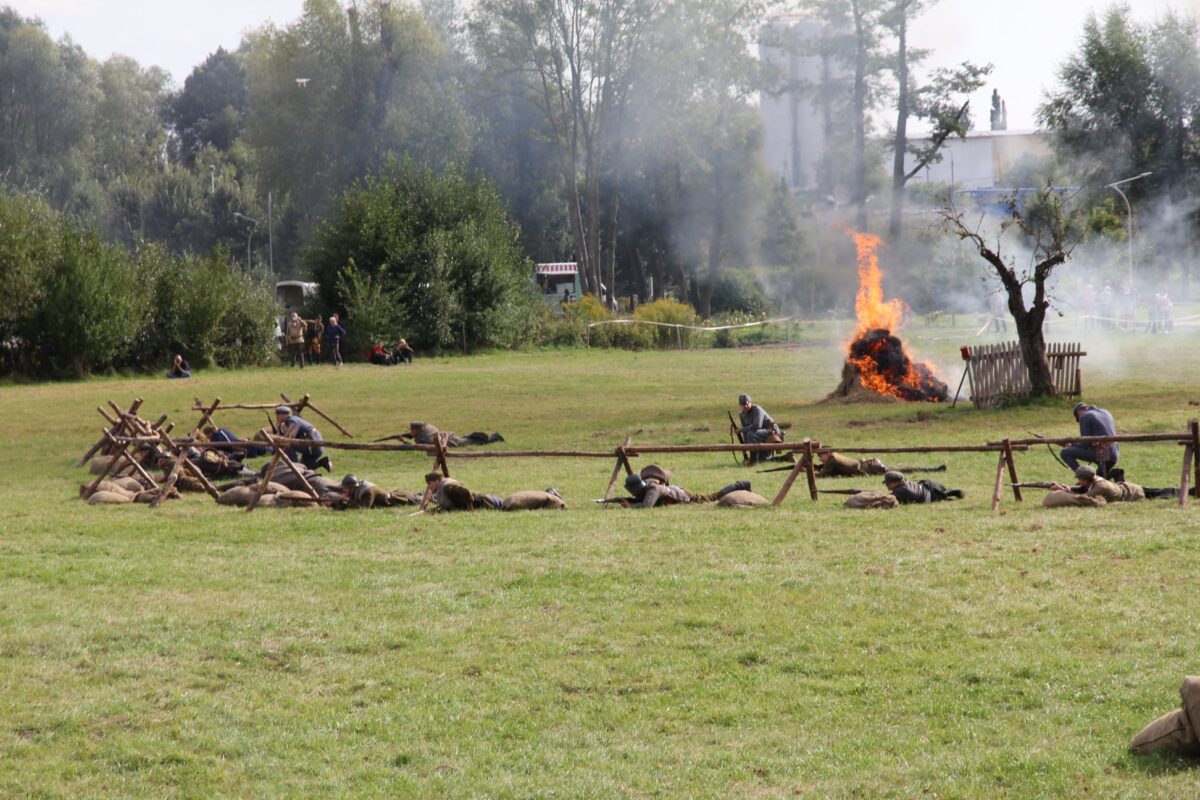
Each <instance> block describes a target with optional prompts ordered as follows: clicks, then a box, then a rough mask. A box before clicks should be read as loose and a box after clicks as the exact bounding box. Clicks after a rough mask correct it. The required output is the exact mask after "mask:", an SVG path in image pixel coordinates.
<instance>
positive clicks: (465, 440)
mask: <svg viewBox="0 0 1200 800" xmlns="http://www.w3.org/2000/svg"><path fill="white" fill-rule="evenodd" d="M439 433H441V431H439V430H438V429H437V428H435V427H434V426H433V425H430V424H429V423H427V422H410V423H408V435H409V437H411V438H412V440H413V442H414V443H416V444H434V443H436V442H437V437H438V434H439ZM447 436H448V439H447V441H446V444H447V445H449V446H450V447H463V446H465V445H469V444H492V443H493V442H503V441H504V437H503V436H501V435H500V434H498V433H493V434H490V435H489V434H486V433H484V432H483V431H476V432H475V433H469V434H467V435H466V436H459V435H458V434H456V433H449V434H447Z"/></svg>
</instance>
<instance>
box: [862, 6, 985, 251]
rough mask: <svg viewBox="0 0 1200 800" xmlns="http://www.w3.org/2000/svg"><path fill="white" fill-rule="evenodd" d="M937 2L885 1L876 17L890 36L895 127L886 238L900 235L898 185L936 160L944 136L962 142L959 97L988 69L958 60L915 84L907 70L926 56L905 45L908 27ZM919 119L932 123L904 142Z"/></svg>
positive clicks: (965, 114)
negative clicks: (925, 132)
mask: <svg viewBox="0 0 1200 800" xmlns="http://www.w3.org/2000/svg"><path fill="white" fill-rule="evenodd" d="M936 2H937V0H891V7H890V8H889V9H887V11H886V12H885V13H884V15H883V16H882V18H881V19H882V21H883V24H884V25H886V26H887V28H888V29H889V30H890V31H891V33H892V34H893V35H894V36H895V37H896V59H895V65H894V67H893V70H894V72H895V75H896V128H895V130H894V131H893V134H892V211H891V218H890V222H889V225H888V232H889V233H890V234H891V236H892V237H893V238H894V239H895V238H899V237H900V235H901V225H900V221H901V214H902V212H903V209H904V187H905V185H906V184H907V183H908V182H909V180H911V179H912V178H913V177H914V176H916V175H918V174H920V172H921V170H923V169H925V167H926V166H928V165H929V164H933V163H937V162H939V161H941V160H942V155H941V150H942V147H943V145H945V143H946V140H947V139H949V138H950V136H958V137H959V138H962V137H964V136H966V134H967V131H969V130H970V129H971V113H970V108H971V101H970V100H962V99H961V98H962V97H963V96H966V95H969V94H970V93H971V92H973V91H975V90H976V89H978V88H979V87H980V86H982V85H983V78H984V76H985V75H987V74H988V73H990V72H991V71H992V67H991V65H990V64H988V65H986V66H976V65H974V64H971V63H970V62H963V63H962V64H961V65H960V66H959V67H958V68H956V69H952V70H951V69H938V70H935V71H934V74H933V76H932V78H931V80H930V81H929V82H928V83H926V84H923V85H917V84H916V83H915V81H914V79H913V74H912V70H913V68H914V67H916V66H918V65H919V64H920V63H921V62H922V61H923V60H924V59H925V58H926V57H927V56H928V55H929V53H928V51H925V50H915V49H913V48H910V47H909V44H908V26H909V23H910V22H911V21H912V20H914V19H916V18H917V17H919V16H920V15H921V13H922V12H923V11H925V9H927V8H928V7H929V6H931V5H932V4H933V3H936ZM910 117H911V118H914V119H918V120H925V121H927V122H929V123H930V124H931V125H932V130H931V131H930V134H929V138H928V140H926V141H925V142H924V143H921V144H918V143H915V142H910V141H909V139H908V120H909V118H910ZM905 155H912V156H913V161H914V163H913V167H912V169H909V170H906V169H905V168H904V157H905Z"/></svg>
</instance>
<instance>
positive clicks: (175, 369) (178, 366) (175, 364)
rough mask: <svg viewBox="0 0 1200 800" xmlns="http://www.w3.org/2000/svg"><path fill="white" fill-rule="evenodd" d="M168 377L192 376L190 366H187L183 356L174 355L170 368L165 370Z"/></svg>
mask: <svg viewBox="0 0 1200 800" xmlns="http://www.w3.org/2000/svg"><path fill="white" fill-rule="evenodd" d="M167 377H168V378H190V377H192V368H191V367H190V366H188V362H187V361H186V360H184V358H183V356H181V355H177V356H175V360H174V361H172V362H171V369H170V370H168V371H167Z"/></svg>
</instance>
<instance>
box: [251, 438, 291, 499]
mask: <svg viewBox="0 0 1200 800" xmlns="http://www.w3.org/2000/svg"><path fill="white" fill-rule="evenodd" d="M262 430H263V431H264V432H265V431H266V428H263V429H262ZM266 435H267V436H268V437H269V436H270V434H269V433H268V434H266ZM271 446H272V447H274V448H275V455H274V456H272V457H271V463H270V464H268V465H267V471H266V472H264V473H263V479H262V482H261V483H259V484H258V489H257V490H256V491H255V492H254V496H253V497H251V498H250V502H249V503H247V504H246V513H250V512H251V511H253V510H254V507H255V506H256V505H258V501H259V500H260V499H261V498H262V496H263V494H264V493H266V491H267V484H269V483H270V482H271V478H273V477H275V468H276V467H278V466H279V458H280V456H282V455H283V450H282V449H281V448H280V447H279V445H277V444H275V443H274V442H271Z"/></svg>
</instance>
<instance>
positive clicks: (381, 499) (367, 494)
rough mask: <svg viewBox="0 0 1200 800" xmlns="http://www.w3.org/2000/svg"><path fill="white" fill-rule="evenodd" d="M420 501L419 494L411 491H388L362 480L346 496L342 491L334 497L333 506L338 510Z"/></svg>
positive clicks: (410, 504)
mask: <svg viewBox="0 0 1200 800" xmlns="http://www.w3.org/2000/svg"><path fill="white" fill-rule="evenodd" d="M420 502H421V496H420V495H414V494H413V493H412V492H405V491H395V492H389V491H387V490H386V489H381V488H379V487H378V486H376V485H375V484H373V483H371V482H370V481H363V482H362V483H360V484H359V485H358V486H356V487H355V488H354V489H353V490H352V491H351V492H350V493H349V495H348V496H347V494H346V492H345V491H343V492H342V494H341V496H340V497H338V498H335V499H334V501H333V507H334V508H336V509H339V510H345V509H349V508H359V509H372V508H391V507H392V506H415V505H417V504H418V503H420Z"/></svg>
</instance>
